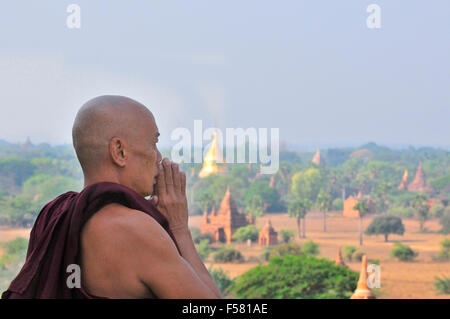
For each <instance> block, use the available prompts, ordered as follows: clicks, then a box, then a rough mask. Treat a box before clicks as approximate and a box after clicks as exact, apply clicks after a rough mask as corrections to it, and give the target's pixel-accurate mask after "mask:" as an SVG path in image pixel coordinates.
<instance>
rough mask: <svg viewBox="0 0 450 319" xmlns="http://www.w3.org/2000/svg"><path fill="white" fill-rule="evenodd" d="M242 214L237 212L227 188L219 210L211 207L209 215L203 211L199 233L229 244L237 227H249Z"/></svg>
mask: <svg viewBox="0 0 450 319" xmlns="http://www.w3.org/2000/svg"><path fill="white" fill-rule="evenodd" d="M249 224H250V223H249V221H248V220H247V218H246V216H245V215H244V214H241V213H239V212H238V210H237V208H236V204H235V202H234V200H233V198H232V197H231V193H230V188H227V191H226V193H225V196H224V197H223V199H222V202H221V204H220V208H219V210H218V211H217V212H216V210H215V208H214V207H213V208H212V210H211V214H209V216H208V213H207V212H206V211H205V213H204V214H203V219H202V226H201V232H202V233H210V234H212V235H213V236H214V238H215V240H216V241H221V242H226V243H227V244H229V243H231V237H232V236H233V234H234V233H235V232H236V230H237V229H238V228H239V227H243V226H247V225H249Z"/></svg>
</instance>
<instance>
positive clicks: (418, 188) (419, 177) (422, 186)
mask: <svg viewBox="0 0 450 319" xmlns="http://www.w3.org/2000/svg"><path fill="white" fill-rule="evenodd" d="M430 188H431V187H430V185H427V182H426V179H425V173H424V171H423V167H422V162H420V163H419V167H418V168H417V172H416V177H415V178H414V180H413V181H412V182H411V183H410V184H409V185H408V190H409V191H410V192H420V193H423V192H427V191H429V190H430Z"/></svg>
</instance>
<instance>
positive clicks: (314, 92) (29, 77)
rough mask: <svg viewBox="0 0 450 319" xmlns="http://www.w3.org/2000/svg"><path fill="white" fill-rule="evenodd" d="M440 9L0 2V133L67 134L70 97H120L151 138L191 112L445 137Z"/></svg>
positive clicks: (444, 34)
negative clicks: (375, 12)
mask: <svg viewBox="0 0 450 319" xmlns="http://www.w3.org/2000/svg"><path fill="white" fill-rule="evenodd" d="M71 3H76V4H78V5H79V6H80V8H81V29H69V28H67V26H66V18H67V16H68V15H69V13H67V12H66V8H67V6H68V5H69V4H71ZM371 3H376V4H378V5H379V6H380V8H381V28H380V29H369V28H367V26H366V19H367V17H368V16H369V13H367V12H366V8H367V6H368V5H369V4H371ZM449 14H450V1H448V0H442V1H438V0H435V1H425V0H424V1H406V0H405V1H400V0H396V1H376V0H371V1H363V0H359V1H356V0H355V1H350V0H346V1H317V0H311V1H298V0H295V1H261V0H257V1H256V0H253V1H249V0H245V1H244V0H239V1H238V0H235V1H229V0H227V1H225V0H221V1H219V0H217V1H211V0H205V1H196V0H195V1H194V0H189V1H124V0H123V1H101V0H96V1H91V0H89V1H77V0H71V1H62V0H54V1H19V0H8V1H5V0H3V1H0V121H1V122H0V139H5V140H8V141H11V142H18V141H24V140H25V139H26V137H27V136H30V137H31V139H32V141H33V142H49V143H51V144H59V143H71V127H72V123H73V119H74V116H75V114H76V112H77V110H78V108H79V107H80V106H81V105H82V104H83V103H84V102H85V101H87V100H88V99H90V98H92V97H95V96H98V95H101V94H119V95H126V96H129V97H131V98H134V99H137V100H138V101H140V102H142V103H144V104H145V105H147V106H148V107H149V109H150V110H152V111H153V113H154V114H155V116H156V119H157V124H158V125H159V128H160V131H161V134H162V138H161V141H162V143H163V144H166V143H168V142H170V140H169V136H170V133H171V131H172V130H173V129H174V128H176V127H186V128H189V129H191V128H192V127H193V121H194V120H195V119H201V120H203V121H204V126H205V127H210V126H218V127H219V128H222V129H224V128H225V127H233V128H237V127H243V128H248V127H256V128H258V127H266V128H272V127H277V128H280V139H281V141H283V142H285V143H287V144H288V145H293V144H308V145H313V146H315V145H317V146H323V145H330V144H342V145H345V144H348V145H350V144H355V143H365V142H368V141H374V142H377V143H380V144H387V145H395V144H413V145H424V144H426V145H443V146H449V145H450V125H449V123H450V19H449Z"/></svg>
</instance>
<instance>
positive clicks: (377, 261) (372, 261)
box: [369, 259, 380, 265]
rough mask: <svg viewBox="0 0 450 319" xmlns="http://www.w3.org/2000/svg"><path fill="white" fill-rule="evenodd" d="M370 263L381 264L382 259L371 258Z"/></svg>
mask: <svg viewBox="0 0 450 319" xmlns="http://www.w3.org/2000/svg"><path fill="white" fill-rule="evenodd" d="M369 264H375V265H380V260H379V259H371V260H369Z"/></svg>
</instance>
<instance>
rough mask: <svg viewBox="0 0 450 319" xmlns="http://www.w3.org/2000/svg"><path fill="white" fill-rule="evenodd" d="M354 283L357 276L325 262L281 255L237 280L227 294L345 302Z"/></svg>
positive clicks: (306, 257) (317, 259)
mask: <svg viewBox="0 0 450 319" xmlns="http://www.w3.org/2000/svg"><path fill="white" fill-rule="evenodd" d="M357 281H358V273H356V272H354V271H352V270H350V269H348V268H346V267H341V266H337V265H336V264H335V263H334V262H332V261H330V260H327V259H325V258H316V257H312V256H307V255H297V256H292V255H285V256H282V257H275V258H272V259H271V260H270V262H269V264H268V265H259V266H256V267H254V268H252V269H250V270H248V271H247V272H246V273H244V274H242V275H241V276H239V277H237V278H236V279H235V280H234V282H233V284H232V285H231V287H230V292H232V293H233V295H234V296H233V298H244V299H260V298H264V299H295V298H308V299H314V298H349V297H350V296H351V294H352V293H353V291H354V290H355V288H356V283H357Z"/></svg>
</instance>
